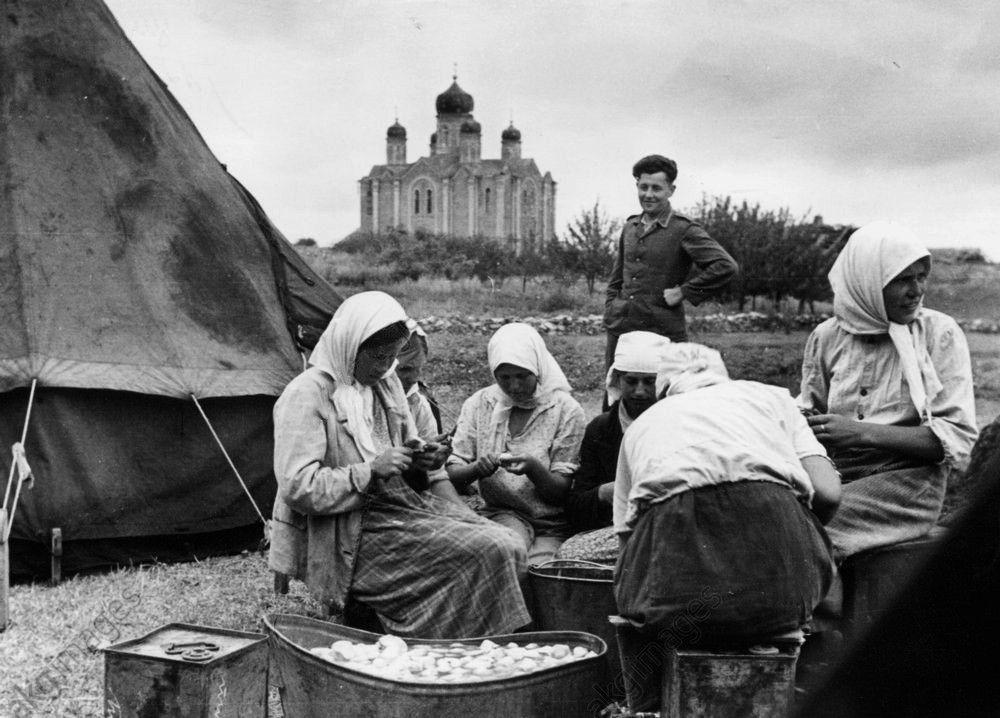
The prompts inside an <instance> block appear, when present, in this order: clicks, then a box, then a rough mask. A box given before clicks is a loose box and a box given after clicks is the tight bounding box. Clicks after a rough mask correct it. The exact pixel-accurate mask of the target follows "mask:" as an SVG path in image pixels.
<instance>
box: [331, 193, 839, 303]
mask: <svg viewBox="0 0 1000 718" xmlns="http://www.w3.org/2000/svg"><path fill="white" fill-rule="evenodd" d="M687 214H688V215H689V216H691V217H692V219H695V220H697V221H698V222H699V223H700V224H701V225H702V226H703V227H704V228H705V229H706V231H708V233H709V234H710V235H711V236H712V237H714V238H715V239H716V240H717V241H718V242H719V243H720V244H722V246H723V247H725V248H726V250H727V251H729V252H730V253H731V254H732V255H733V256H734V257H735V258H736V261H737V262H738V263H739V265H740V273H739V275H738V276H737V278H736V279H735V280H734V281H733V282H732V283H731V285H730V286H729V288H728V290H727V293H726V296H724V297H723V299H725V300H729V301H734V302H735V303H737V304H738V306H739V308H740V309H741V310H742V309H745V308H747V305H750V306H751V307H753V308H756V301H757V299H758V298H759V297H764V298H767V299H769V300H770V301H771V302H772V304H773V305H774V307H775V308H777V307H779V306H781V305H782V303H783V302H785V301H786V300H787V299H789V298H791V299H795V300H797V301H798V302H799V307H798V308H799V311H802V310H803V309H804V308H805V306H806V305H810V308H812V307H811V305H812V304H813V303H814V302H817V301H826V300H829V298H830V296H831V291H830V285H829V282H828V281H827V279H826V274H827V272H828V271H829V269H830V266H831V265H832V264H833V260H834V259H835V258H836V256H837V254H838V253H839V252H840V249H841V248H842V247H843V244H844V242H846V240H847V237H848V236H849V234H850V231H851V228H850V227H832V226H829V225H826V224H824V223H823V222H822V219H821V218H820V217H816V218H815V219H813V220H811V221H806V220H805V219H795V218H793V217H792V215H791V213H790V212H789V211H788V210H787V209H782V210H779V211H772V210H764V209H762V208H761V207H760V205H753V206H751V205H750V204H748V203H747V202H742V203H736V202H733V201H732V199H731V198H730V197H712V198H709V197H705V198H703V199H702V201H701V202H700V203H699V204H698V205H697V206H696V207H694V208H693V210H691V211H689V212H687ZM620 232H621V222H619V221H618V220H615V219H612V218H609V217H608V216H607V213H606V212H605V211H604V210H603V209H602V207H601V206H600V202H595V203H594V206H593V207H592V208H590V209H588V210H583V211H581V212H580V214H579V215H577V216H576V217H575V218H574V219H573V221H572V222H570V223H569V225H568V226H567V227H566V232H565V234H564V235H563V236H562V237H559V238H557V239H555V240H554V241H552V242H551V243H550V244H549V245H548V246H541V247H533V248H530V249H525V250H523V251H521V252H520V253H518V252H516V251H515V250H514V247H513V246H508V245H505V244H504V243H502V242H497V241H496V240H493V239H487V238H483V237H473V238H465V237H461V238H460V237H452V236H445V235H435V234H429V233H426V232H423V231H422V230H417V231H416V232H415V233H414V234H412V235H411V234H408V233H407V232H405V231H400V230H392V231H389V232H387V233H385V234H381V235H355V236H352V237H351V238H349V239H347V240H344V241H343V242H341V243H339V244H338V245H337V249H339V250H342V251H348V252H363V253H364V254H365V255H366V256H368V257H370V258H371V260H372V261H375V262H379V263H383V264H384V263H392V264H393V265H394V266H395V267H396V272H397V274H398V276H399V277H400V278H403V277H405V278H410V279H418V278H419V277H421V276H424V275H435V276H443V277H447V278H450V279H458V278H462V277H477V278H479V279H480V280H482V281H493V282H497V283H502V282H504V281H506V280H508V279H511V278H519V279H520V280H521V282H522V287H524V286H526V285H527V282H528V281H529V280H530V279H532V278H533V277H537V276H541V275H549V276H554V277H556V278H557V279H558V280H560V281H574V280H577V279H582V280H583V281H584V282H585V283H586V285H587V289H588V291H589V292H591V293H593V292H595V291H598V290H600V289H602V288H603V283H604V280H605V278H606V277H607V274H608V271H609V270H610V268H611V265H612V263H613V261H614V255H615V252H617V247H618V237H619V234H620Z"/></svg>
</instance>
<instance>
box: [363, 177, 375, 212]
mask: <svg viewBox="0 0 1000 718" xmlns="http://www.w3.org/2000/svg"><path fill="white" fill-rule="evenodd" d="M373 204H374V202H373V201H372V185H371V183H370V182H369V183H368V188H367V189H366V190H365V214H371V213H372V205H373Z"/></svg>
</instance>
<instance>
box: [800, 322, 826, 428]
mask: <svg viewBox="0 0 1000 718" xmlns="http://www.w3.org/2000/svg"><path fill="white" fill-rule="evenodd" d="M829 396H830V383H829V380H828V378H827V376H826V373H825V371H824V369H823V356H822V351H821V348H820V335H819V332H818V331H817V330H813V332H812V333H811V334H810V335H809V339H808V340H807V341H806V347H805V350H804V351H803V355H802V384H801V387H800V390H799V396H798V398H797V399H796V403H797V404H798V407H799V410H800V411H802V412H804V413H806V414H825V413H827V406H828V400H829Z"/></svg>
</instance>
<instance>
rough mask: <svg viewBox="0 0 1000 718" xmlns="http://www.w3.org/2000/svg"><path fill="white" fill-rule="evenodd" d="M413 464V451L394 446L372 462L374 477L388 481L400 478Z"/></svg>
mask: <svg viewBox="0 0 1000 718" xmlns="http://www.w3.org/2000/svg"><path fill="white" fill-rule="evenodd" d="M412 463H413V449H409V448H407V447H405V446H394V447H392V448H391V449H386V450H385V451H383V452H382V453H381V454H379V455H378V456H376V457H375V458H374V459H373V460H372V476H374V477H375V478H376V479H381V480H382V481H387V480H388V479H391V478H393V477H395V476H400V475H401V474H402V473H403V472H404V471H406V470H407V469H408V468H410V465H411V464H412Z"/></svg>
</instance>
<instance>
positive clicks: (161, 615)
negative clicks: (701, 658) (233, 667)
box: [0, 265, 1000, 716]
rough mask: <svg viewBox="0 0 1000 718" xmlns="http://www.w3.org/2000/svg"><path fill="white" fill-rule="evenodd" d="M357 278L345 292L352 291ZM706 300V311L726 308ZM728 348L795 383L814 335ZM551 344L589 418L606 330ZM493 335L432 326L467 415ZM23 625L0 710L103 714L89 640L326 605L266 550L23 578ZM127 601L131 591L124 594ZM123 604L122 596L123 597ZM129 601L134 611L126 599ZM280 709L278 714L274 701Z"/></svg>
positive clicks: (532, 300)
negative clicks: (51, 578)
mask: <svg viewBox="0 0 1000 718" xmlns="http://www.w3.org/2000/svg"><path fill="white" fill-rule="evenodd" d="M998 273H1000V270H998V269H997V268H996V267H992V266H986V267H974V268H972V269H971V270H970V269H969V268H968V267H967V266H965V265H961V266H960V265H942V266H939V267H937V268H936V271H935V277H936V279H938V285H937V286H936V287H934V286H932V292H931V294H930V295H929V297H928V304H929V305H930V306H933V307H936V308H941V309H942V310H945V311H948V312H949V313H952V314H954V315H956V316H959V317H966V318H976V317H998V316H1000V296H998V294H997V292H996V291H995V290H994V289H993V288H994V287H995V286H997V285H996V279H997V274H998ZM384 288H385V289H386V290H387V291H390V292H391V293H394V294H396V295H397V296H399V297H400V298H401V300H403V302H404V304H405V305H406V306H407V307H408V308H409V310H410V311H411V313H412V314H414V315H415V316H418V317H420V316H429V315H431V314H437V315H440V314H449V313H461V314H476V315H487V316H512V315H520V316H525V315H528V314H533V313H538V312H537V307H538V306H540V305H541V304H542V303H548V304H550V305H553V306H556V307H557V309H556V311H558V304H559V302H558V301H549V300H550V298H551V295H552V292H553V291H555V290H553V289H552V288H551V287H549V286H547V285H545V284H543V283H540V282H539V283H534V282H533V283H530V284H529V285H528V290H527V292H525V293H523V294H522V293H521V291H520V283H519V282H508V283H506V284H505V285H504V286H503V287H501V288H495V287H489V286H484V285H481V284H479V283H478V282H465V283H460V285H459V286H457V287H456V286H454V285H449V284H447V283H443V282H421V283H419V284H414V283H406V284H403V285H394V286H388V287H384ZM358 289H360V288H359V287H351V288H346V289H345V292H344V293H345V294H350V293H352V292H353V291H357V290H358ZM559 291H560V292H562V293H563V295H565V296H564V297H563V298H561V299H560V301H567V302H568V303H569V304H570V305H571V306H573V307H574V308H575V310H576V311H580V312H582V313H597V312H599V311H600V295H599V294H598V295H595V296H587V295H586V292H585V291H583V290H581V289H580V288H579V287H568V288H567V287H561V288H559ZM718 309H719V308H718V307H717V306H708V307H699V308H698V309H697V310H696V311H697V313H711V312H714V311H718ZM692 339H694V340H697V341H702V342H704V343H706V344H709V345H712V346H716V347H718V348H719V349H721V350H722V351H723V352H724V354H725V356H726V360H727V363H728V364H729V366H730V368H731V371H732V374H733V376H735V377H738V378H747V379H757V380H764V381H769V382H772V383H775V384H780V385H783V386H787V387H788V388H790V389H792V390H793V391H794V389H795V387H796V385H797V382H798V372H799V366H798V363H799V358H800V357H801V350H802V346H803V344H804V342H805V339H806V334H805V333H802V332H796V333H791V334H742V335H741V334H715V335H703V336H696V337H692ZM548 341H549V344H550V347H551V349H552V351H553V353H554V354H555V355H556V356H557V357H558V358H559V360H560V362H561V363H562V365H563V367H564V369H565V371H566V373H567V375H568V377H569V379H570V382H571V383H572V384H573V386H574V387H575V389H576V391H577V395H578V398H579V399H580V402H581V404H582V405H583V406H584V409H585V411H586V412H587V414H588V416H593V415H594V414H596V413H597V411H598V410H599V406H600V400H601V388H602V385H601V376H600V374H601V371H600V366H601V365H602V359H601V357H603V341H604V340H603V337H600V336H554V337H550V338H549V340H548ZM969 341H970V347H971V351H972V355H973V363H974V375H975V380H976V394H977V401H978V407H977V408H978V411H977V413H978V414H979V419H980V422H981V423H984V422H988V421H990V420H992V419H993V418H994V417H996V416H997V414H998V409H1000V335H983V334H970V335H969ZM486 342H487V337H485V336H475V335H472V336H470V335H463V336H457V335H448V334H432V335H431V337H430V343H431V351H432V355H433V361H432V362H431V363H430V365H429V366H428V369H427V379H428V380H430V382H431V383H432V384H433V385H434V387H435V389H436V391H437V393H438V395H439V398H440V399H441V400H442V401H443V403H444V404H445V406H447V407H449V408H450V409H451V410H452V411H453V412H457V410H458V408H459V407H460V405H461V402H462V400H463V399H464V398H465V397H466V396H468V395H469V394H470V393H471V392H472V391H474V390H475V389H477V388H479V387H481V386H483V385H485V384H486V383H487V382H489V381H490V377H489V374H488V371H487V370H486V367H485V357H486ZM10 599H11V618H12V620H13V625H12V626H11V627H10V628H9V629H8V630H7V631H6V632H5V633H0V715H2V716H14V715H18V714H17V712H16V710H17V707H18V706H19V705H21V704H20V703H18V701H19V700H24V699H25V696H26V695H27V696H29V697H30V699H31V700H32V701H33V703H32V710H31V712H30V713H25V715H32V716H99V715H103V698H102V690H103V687H102V686H103V683H102V682H103V658H102V654H101V653H100V652H99V651H91V650H88V649H87V648H86V645H87V643H88V641H89V642H96V643H97V644H101V643H104V644H107V643H114V642H117V641H120V640H125V639H130V638H135V637H138V636H141V635H144V634H146V633H148V632H150V631H152V630H154V629H156V628H158V627H159V626H161V625H163V624H165V623H169V622H183V623H195V624H201V625H209V626H217V627H221V628H229V629H234V630H249V631H259V630H261V627H260V622H259V621H260V616H261V615H263V614H265V613H268V612H274V611H276V612H282V611H287V612H291V613H306V614H313V615H315V614H316V612H317V606H316V605H315V604H314V603H313V602H312V601H311V600H310V599H309V597H308V596H306V595H305V594H304V592H303V590H302V586H301V585H300V584H297V583H293V586H292V593H291V594H290V595H288V596H280V597H279V596H275V595H274V594H273V592H272V590H271V578H270V575H269V573H268V571H267V568H266V564H265V560H264V557H263V556H261V555H259V554H247V555H243V556H235V557H227V558H219V559H211V560H207V561H202V562H196V563H188V564H178V565H170V566H165V565H153V566H147V567H143V568H135V569H127V570H121V571H115V572H108V573H103V574H96V575H90V576H79V577H76V578H73V579H70V580H67V581H65V582H64V583H62V584H61V585H60V586H57V587H49V586H45V585H15V586H13V587H12V588H11V592H10ZM126 599H127V600H126ZM116 601H117V603H115V602H116ZM123 606H124V608H123ZM273 701H274V698H273V695H272V705H271V711H272V712H271V715H272V716H280V715H281V712H280V707H278V706H277V704H276V703H274V702H273Z"/></svg>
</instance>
